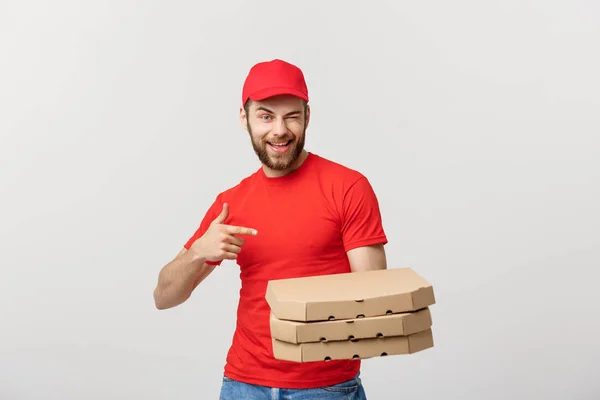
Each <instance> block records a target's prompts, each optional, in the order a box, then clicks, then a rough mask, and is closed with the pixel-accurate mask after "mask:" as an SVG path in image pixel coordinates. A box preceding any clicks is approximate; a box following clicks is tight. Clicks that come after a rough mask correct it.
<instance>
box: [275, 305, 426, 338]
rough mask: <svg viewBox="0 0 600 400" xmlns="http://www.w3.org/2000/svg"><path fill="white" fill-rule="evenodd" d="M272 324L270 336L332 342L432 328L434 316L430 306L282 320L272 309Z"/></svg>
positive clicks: (409, 333) (394, 334)
mask: <svg viewBox="0 0 600 400" xmlns="http://www.w3.org/2000/svg"><path fill="white" fill-rule="evenodd" d="M270 326H271V337H272V338H274V339H277V340H280V341H283V342H288V343H310V342H327V341H330V342H331V341H338V340H340V341H341V340H349V339H350V340H351V339H366V338H377V337H384V338H385V337H390V336H407V335H411V334H413V333H417V332H422V331H425V330H427V329H429V328H431V326H432V318H431V312H430V310H429V308H424V309H421V310H418V311H414V312H410V313H399V314H392V315H383V316H375V317H366V318H353V319H346V320H334V321H317V322H299V321H289V320H282V319H279V318H277V317H276V316H275V315H274V314H273V313H271V318H270Z"/></svg>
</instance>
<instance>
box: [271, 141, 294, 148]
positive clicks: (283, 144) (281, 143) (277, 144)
mask: <svg viewBox="0 0 600 400" xmlns="http://www.w3.org/2000/svg"><path fill="white" fill-rule="evenodd" d="M267 143H268V144H270V145H271V146H273V147H285V146H288V145H289V144H290V143H292V141H291V140H288V141H287V142H279V143H273V142H267Z"/></svg>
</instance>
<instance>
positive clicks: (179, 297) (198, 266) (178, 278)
mask: <svg viewBox="0 0 600 400" xmlns="http://www.w3.org/2000/svg"><path fill="white" fill-rule="evenodd" d="M205 261H206V260H205V259H204V258H202V257H201V256H199V255H197V253H195V252H194V251H191V250H186V249H185V248H184V249H182V250H181V251H180V252H179V254H177V256H175V258H174V259H173V260H172V261H171V262H170V263H168V264H167V265H165V266H164V267H163V268H162V270H161V271H160V273H159V274H158V283H157V285H156V288H155V289H154V304H155V305H156V308H157V309H159V310H164V309H167V308H172V307H175V306H178V305H179V304H181V303H183V302H184V301H186V300H187V299H188V298H189V297H190V296H191V295H192V292H193V291H194V289H195V288H196V287H197V286H198V285H199V284H200V282H202V281H203V280H204V279H205V278H206V277H207V276H208V275H209V274H210V273H211V272H212V271H213V270H214V269H215V267H216V265H209V264H206V262H205Z"/></svg>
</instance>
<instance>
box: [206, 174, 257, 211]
mask: <svg viewBox="0 0 600 400" xmlns="http://www.w3.org/2000/svg"><path fill="white" fill-rule="evenodd" d="M257 179H258V171H255V172H254V173H252V174H251V175H248V176H246V177H244V178H242V179H241V180H239V181H238V182H237V183H235V184H234V185H233V186H230V187H228V188H227V189H224V190H223V191H221V192H220V193H219V194H218V195H217V198H216V200H217V202H220V203H223V202H230V201H231V199H234V198H236V197H239V196H243V195H245V194H247V193H248V191H250V190H251V189H252V188H254V187H255V185H256V181H257Z"/></svg>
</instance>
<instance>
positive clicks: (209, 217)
mask: <svg viewBox="0 0 600 400" xmlns="http://www.w3.org/2000/svg"><path fill="white" fill-rule="evenodd" d="M222 209H223V204H222V201H221V196H220V195H219V196H217V198H216V199H215V201H214V202H213V204H212V205H211V206H210V207H209V209H208V210H207V211H206V214H204V218H203V219H202V221H201V222H200V226H199V227H198V229H197V230H196V232H194V234H193V235H192V237H190V238H189V239H188V241H187V242H186V243H185V244H184V245H183V247H184V248H185V249H187V250H189V249H190V247H191V246H192V244H193V243H194V242H195V241H196V240H198V239H199V238H200V237H201V236H202V235H204V233H205V232H206V231H207V229H208V227H209V226H210V224H211V222H212V221H214V220H215V218H217V216H218V215H219V214H220V213H221V210H222ZM206 263H207V264H209V265H221V261H218V262H212V261H206Z"/></svg>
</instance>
